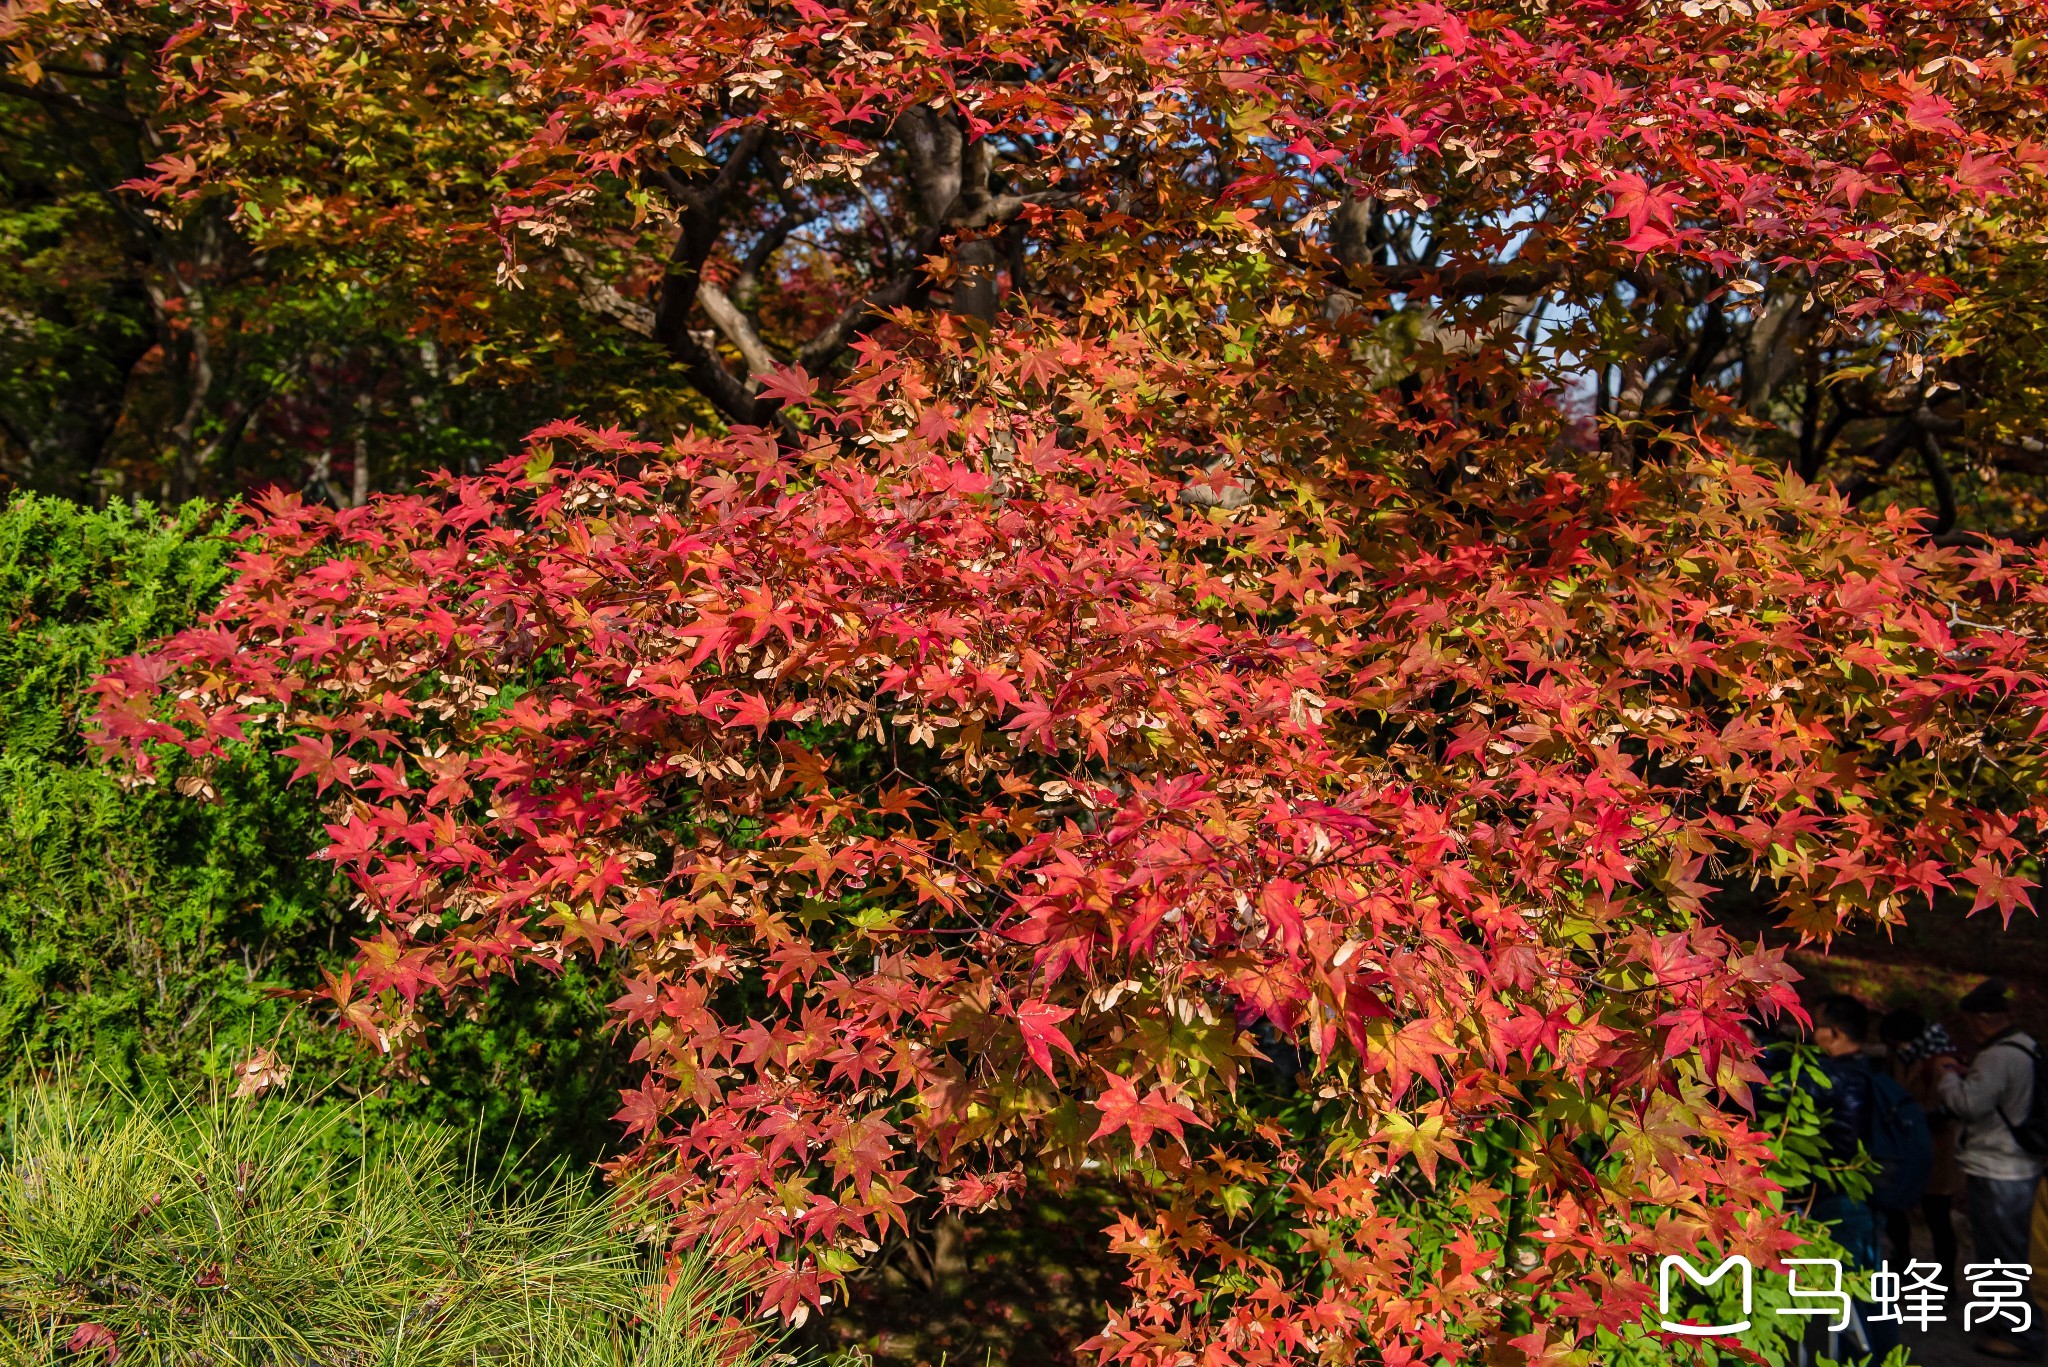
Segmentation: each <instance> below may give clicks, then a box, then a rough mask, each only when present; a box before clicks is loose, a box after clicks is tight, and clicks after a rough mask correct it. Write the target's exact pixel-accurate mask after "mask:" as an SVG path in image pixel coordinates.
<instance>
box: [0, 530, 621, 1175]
mask: <svg viewBox="0 0 2048 1367" xmlns="http://www.w3.org/2000/svg"><path fill="white" fill-rule="evenodd" d="M234 521H235V516H234V514H233V513H231V512H223V511H222V510H220V509H217V508H210V507H208V506H206V505H203V504H198V503H192V504H187V505H186V506H185V507H183V508H182V509H180V510H178V511H177V512H175V513H168V514H165V513H158V512H156V511H155V510H153V509H151V508H150V507H148V506H147V505H132V504H127V503H120V502H117V503H114V504H111V505H110V506H109V507H107V508H106V509H104V510H100V511H94V510H91V509H87V508H81V507H79V506H78V505H76V504H74V503H70V502H67V501H64V500H61V499H54V498H41V497H36V496H33V495H23V496H19V497H16V498H15V499H13V500H11V501H10V502H9V503H8V504H7V506H6V507H5V509H4V510H0V619H4V620H5V622H6V623H7V627H8V629H7V630H6V631H4V632H0V823H4V824H0V1036H4V1037H5V1038H6V1039H7V1040H8V1041H9V1043H10V1047H9V1049H8V1050H7V1053H6V1060H7V1071H8V1076H10V1077H13V1078H16V1079H18V1078H19V1077H20V1076H21V1075H22V1074H23V1073H24V1072H25V1071H28V1070H40V1069H46V1068H48V1067H50V1066H51V1065H53V1064H54V1063H56V1062H58V1061H60V1060H66V1059H69V1060H74V1061H77V1060H87V1061H90V1062H91V1064H92V1065H93V1066H94V1067H96V1068H98V1069H100V1070H101V1071H103V1072H104V1073H105V1074H107V1075H108V1076H110V1077H113V1078H117V1079H122V1080H124V1081H127V1082H130V1083H144V1082H148V1083H159V1082H166V1081H172V1082H180V1083H188V1084H189V1083H191V1082H192V1081H193V1080H194V1079H195V1078H198V1077H202V1076H212V1077H215V1078H219V1077H223V1076H225V1075H226V1073H227V1070H228V1068H229V1067H230V1065H232V1064H233V1063H235V1062H237V1061H239V1060H241V1059H243V1058H246V1057H247V1056H248V1055H249V1054H250V1053H251V1051H252V1050H254V1049H256V1048H258V1047H267V1048H270V1049H272V1050H273V1051H275V1052H277V1053H278V1054H280V1055H281V1056H283V1057H285V1058H287V1059H295V1060H298V1061H300V1062H301V1063H302V1064H303V1065H304V1066H305V1067H306V1068H307V1070H308V1072H309V1073H311V1074H312V1075H315V1076H321V1077H333V1076H335V1075H337V1074H338V1075H340V1076H341V1078H342V1081H343V1084H344V1085H345V1086H347V1087H349V1088H351V1089H354V1090H357V1091H360V1092H365V1093H374V1094H375V1095H374V1096H373V1097H372V1100H371V1105H372V1112H373V1113H384V1112H390V1113H392V1114H393V1115H394V1118H396V1117H401V1116H402V1117H412V1118H415V1119H421V1118H436V1119H439V1120H442V1121H445V1122H447V1123H448V1124H449V1125H451V1126H454V1127H455V1128H456V1129H458V1130H466V1129H469V1128H470V1127H473V1126H476V1125H482V1126H483V1133H484V1135H485V1138H486V1140H487V1141H488V1142H489V1143H490V1144H491V1146H492V1147H493V1149H494V1150H503V1151H508V1152H511V1153H513V1154H515V1155H522V1157H521V1158H520V1159H519V1161H517V1162H516V1163H515V1164H514V1167H513V1172H514V1175H515V1176H518V1177H524V1176H526V1175H528V1174H530V1173H533V1172H537V1171H539V1170H541V1169H543V1168H545V1167H547V1166H548V1165H550V1164H551V1163H553V1162H554V1161H556V1160H558V1159H568V1160H570V1161H572V1162H575V1163H579V1164H588V1163H589V1162H590V1161H592V1160H593V1159H595V1158H596V1157H597V1156H598V1154H599V1153H600V1152H601V1151H602V1149H603V1147H604V1145H605V1143H606V1142H607V1138H608V1135H609V1132H610V1126H609V1125H608V1123H607V1122H606V1120H605V1116H606V1115H607V1114H608V1113H609V1111H610V1110H611V1109H612V1101H611V1098H612V1094H613V1093H612V1080H613V1078H614V1076H615V1075H616V1072H617V1068H618V1063H617V1060H616V1058H615V1055H614V1051H613V1050H612V1049H611V1048H610V1046H609V1045H608V1043H607V1042H606V1040H605V1039H604V1036H603V1033H602V1029H601V1026H602V1022H603V1019H604V1008H605V1005H606V1003H607V1002H609V1001H610V1000H611V997H612V996H615V995H617V993H616V989H615V987H614V985H613V983H612V982H611V981H610V979H609V978H608V976H607V975H605V974H604V973H602V972H596V971H593V970H591V969H590V968H589V967H587V966H579V965H571V966H570V967H569V969H568V970H567V971H566V972H565V973H564V975H563V976H562V978H561V979H560V980H558V981H554V982H550V983H548V984H547V986H546V990H539V989H540V988H541V986H542V985H541V984H540V983H538V982H536V981H534V979H532V978H531V977H529V978H528V979H526V980H525V981H523V982H520V983H509V982H508V983H506V984H504V985H503V987H502V989H501V990H499V991H497V992H494V993H492V994H490V995H489V996H488V997H487V998H485V999H483V1000H480V1001H479V1002H477V1003H475V1004H474V1009H473V1012H472V1014H471V1015H469V1016H466V1017H464V1018H462V1019H459V1020H454V1021H451V1022H449V1023H448V1025H449V1028H448V1030H447V1031H445V1032H443V1033H441V1034H440V1035H438V1036H437V1040H436V1045H437V1047H436V1049H435V1050H434V1051H433V1053H432V1055H431V1056H426V1055H423V1056H422V1057H421V1058H420V1060H419V1061H418V1064H419V1066H418V1068H417V1069H416V1070H415V1071H414V1072H413V1073H412V1074H411V1075H408V1076H399V1077H391V1076H387V1075H385V1074H384V1073H383V1071H382V1070H381V1069H380V1067H379V1066H378V1061H377V1060H376V1059H374V1058H372V1057H366V1056H364V1055H363V1054H362V1053H361V1052H360V1051H359V1050H358V1049H357V1048H356V1047H355V1046H354V1045H353V1044H352V1043H351V1042H350V1041H349V1040H348V1039H347V1038H346V1037H344V1036H341V1035H338V1034H336V1033H335V1032H334V1031H333V1030H332V1029H331V1028H329V1026H328V1024H327V1021H326V1019H325V1018H324V1017H323V1016H321V1015H320V1014H319V1013H314V1012H309V1011H307V1010H306V1009H304V1008H302V1007H294V1006H293V1005H291V1004H290V1003H288V1002H284V1001H281V1000H279V999H278V998H277V997H275V996H274V995H272V994H273V992H274V991H276V990H284V989H292V988H304V987H308V986H310V985H312V984H314V983H316V982H318V981H319V969H320V966H321V965H322V964H323V963H339V962H341V961H343V960H345V959H346V957H347V956H348V954H349V953H350V952H351V949H352V946H351V945H350V942H349V938H348V937H349V935H350V933H351V932H352V931H353V932H354V933H361V922H360V919H359V918H354V917H351V915H350V914H349V911H348V908H347V901H348V899H347V897H346V896H345V895H343V894H342V891H341V889H340V887H339V885H338V884H337V882H336V880H335V879H334V878H333V876H332V873H331V871H330V868H329V866H328V865H326V864H324V863H321V862H320V861H318V860H317V859H315V858H314V856H315V855H316V854H317V852H318V851H319V849H320V848H321V846H322V845H323V844H324V840H325V837H324V835H323V833H322V832H321V830H320V821H319V804H318V801H317V799H316V798H315V797H314V796H313V795H312V794H310V793H308V792H305V791H303V790H299V789H290V788H288V787H287V785H286V783H285V779H286V777H287V775H288V774H289V773H290V765H289V763H288V762H287V761H283V760H279V759H276V758H274V757H272V756H269V755H266V754H264V753H263V752H262V751H261V750H259V749H254V748H250V747H238V748H237V750H236V752H235V754H234V756H233V757H232V758H231V759H230V760H229V761H228V762H227V763H226V764H223V765H221V766H219V767H217V768H214V769H213V770H211V772H209V774H208V775H207V776H206V779H205V785H206V786H205V787H204V788H203V789H202V788H201V787H200V786H199V785H198V783H197V782H196V781H195V780H194V779H193V777H192V775H191V772H190V771H189V770H188V769H187V768H186V767H184V766H181V765H177V764H173V765H171V766H169V767H167V769H166V770H165V772H164V773H163V775H161V777H160V779H159V781H157V782H155V783H148V784H140V785H137V784H125V783H123V782H122V781H121V780H120V778H119V777H118V776H117V775H115V774H114V773H112V772H110V771H109V770H107V769H106V768H105V767H104V766H103V765H101V764H100V763H99V762H98V761H97V759H96V758H95V757H93V756H92V755H90V754H89V753H88V751H87V748H86V746H85V743H84V741H83V738H82V726H83V723H84V721H85V712H86V710H87V709H89V707H90V704H91V698H90V695H89V694H88V693H87V692H86V691H85V690H86V686H87V685H88V684H89V683H90V682H91V681H92V679H93V678H94V677H96V676H97V674H98V673H99V671H100V670H101V669H102V668H104V666H105V664H106V662H107V661H108V660H110V659H112V658H114V657H116V656H118V655H120V654H122V653H124V652H127V651H130V650H133V649H135V648H136V647H137V646H138V645H139V644H141V643H142V642H144V641H147V640H149V639H151V638H152V637H154V636H157V635H159V634H161V633H162V632H165V631H170V630H176V629H178V628H179V627H181V626H184V625H186V624H188V623H190V622H191V621H193V620H195V618H196V617H197V616H198V615H199V614H200V612H201V611H203V610H204V609H205V608H206V607H207V606H208V605H209V604H211V602H212V601H213V600H214V598H215V597H216V596H217V594H218V592H219V589H220V585H221V583H222V581H223V580H224V578H225V577H226V574H227V569H228V561H229V558H230V556H231V555H232V553H233V550H234V547H233V545H232V543H231V542H230V540H229V539H228V532H229V530H230V528H231V527H232V526H233V524H234Z"/></svg>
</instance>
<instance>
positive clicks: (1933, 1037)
mask: <svg viewBox="0 0 2048 1367" xmlns="http://www.w3.org/2000/svg"><path fill="white" fill-rule="evenodd" d="M1877 1032H1878V1036H1879V1037H1880V1038H1881V1039H1883V1040H1884V1042H1885V1048H1886V1050H1887V1055H1886V1059H1885V1062H1886V1065H1887V1066H1888V1067H1889V1068H1890V1069H1891V1074H1892V1076H1893V1077H1894V1078H1895V1079H1897V1081H1898V1084H1899V1085H1900V1086H1901V1087H1904V1088H1905V1089H1906V1090H1907V1091H1908V1092H1910V1093H1911V1094H1912V1096H1913V1100H1915V1101H1917V1102H1919V1103H1920V1109H1921V1110H1923V1111H1925V1112H1927V1133H1928V1138H1929V1141H1930V1143H1931V1144H1932V1146H1933V1159H1934V1162H1933V1166H1932V1168H1931V1169H1930V1170H1929V1172H1928V1176H1927V1188H1926V1190H1925V1191H1924V1192H1923V1193H1922V1194H1921V1197H1920V1213H1921V1214H1922V1215H1923V1216H1925V1217H1926V1219H1927V1231H1928V1233H1929V1234H1930V1235H1931V1236H1932V1238H1933V1243H1934V1261H1935V1262H1937V1263H1940V1264H1941V1272H1942V1277H1941V1284H1942V1285H1943V1286H1949V1287H1953V1286H1955V1285H1956V1284H1957V1283H1956V1272H1957V1268H1956V1225H1955V1207H1956V1198H1957V1197H1959V1196H1961V1195H1962V1194H1963V1170H1962V1169H1961V1168H1960V1167H1958V1166H1957V1165H1956V1140H1957V1138H1958V1136H1959V1134H1960V1132H1961V1126H1960V1125H1959V1124H1958V1123H1957V1121H1956V1118H1955V1116H1954V1115H1952V1114H1950V1113H1949V1110H1948V1108H1947V1107H1946V1106H1945V1105H1944V1104H1943V1103H1942V1100H1941V1078H1942V1074H1943V1073H1944V1072H1945V1071H1946V1070H1947V1069H1948V1068H1949V1067H1950V1066H1951V1065H1953V1064H1954V1063H1955V1059H1956V1045H1955V1042H1954V1041H1953V1040H1952V1039H1950V1037H1949V1033H1948V1030H1947V1029H1946V1028H1945V1027H1944V1026H1942V1025H1941V1024H1940V1022H1938V1021H1937V1022H1929V1021H1928V1020H1927V1018H1926V1017H1924V1016H1922V1015H1921V1014H1920V1013H1919V1012H1918V1011H1914V1010H1910V1009H1906V1008H1901V1009H1900V1010H1897V1011H1893V1012H1891V1013H1890V1014H1888V1015H1886V1016H1885V1018H1884V1021H1883V1023H1882V1024H1880V1025H1879V1026H1878V1030H1877ZM1885 1221H1886V1224H1885V1233H1886V1235H1887V1237H1888V1238H1889V1239H1890V1241H1891V1254H1892V1257H1893V1258H1894V1259H1896V1260H1897V1262H1898V1264H1899V1266H1901V1267H1904V1266H1905V1265H1906V1264H1907V1263H1908V1262H1910V1261H1912V1258H1913V1227H1912V1220H1911V1218H1910V1217H1909V1215H1908V1214H1907V1212H1905V1211H1903V1210H1898V1211H1889V1212H1887V1213H1886V1216H1885Z"/></svg>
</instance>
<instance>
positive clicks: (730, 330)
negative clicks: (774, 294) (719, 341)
mask: <svg viewBox="0 0 2048 1367" xmlns="http://www.w3.org/2000/svg"><path fill="white" fill-rule="evenodd" d="M697 303H698V304H699V306H701V307H702V308H703V310H704V312H705V314H706V315H707V316H708V317H709V318H710V319H711V321H712V322H713V323H715V324H717V325H718V330H719V331H720V332H722V333H724V334H725V340H726V341H728V342H731V343H732V344H733V346H734V347H735V348H737V349H738V351H739V353H740V356H741V357H742V358H743V359H744V360H745V361H746V363H747V369H748V370H751V371H752V372H753V373H754V374H756V375H765V374H767V373H768V372H770V371H772V370H774V369H775V368H776V367H777V366H778V365H780V364H781V361H780V360H778V359H777V358H776V355H775V353H774V352H772V351H770V350H769V349H768V344H767V343H766V342H764V341H762V340H761V334H760V333H758V332H756V331H754V324H753V323H752V321H751V320H749V319H748V317H747V315H746V314H744V313H741V312H740V311H739V309H738V308H737V307H736V306H735V305H734V304H733V302H732V300H730V299H728V298H726V296H725V291H724V290H722V289H720V288H718V286H716V285H714V284H712V283H711V282H710V281H709V280H705V281H700V282H699V283H698V285H697Z"/></svg>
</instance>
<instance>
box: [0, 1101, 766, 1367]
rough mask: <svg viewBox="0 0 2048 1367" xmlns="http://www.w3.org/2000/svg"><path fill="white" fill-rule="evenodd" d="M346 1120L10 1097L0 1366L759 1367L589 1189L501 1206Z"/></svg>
mask: <svg viewBox="0 0 2048 1367" xmlns="http://www.w3.org/2000/svg"><path fill="white" fill-rule="evenodd" d="M361 1120H362V1116H361V1114H360V1111H359V1108H350V1107H340V1106H333V1105H306V1104H304V1103H303V1101H302V1100H300V1099H296V1098H291V1097H271V1098H262V1097H257V1098H249V1099H226V1100H221V1099H218V1098H216V1099H214V1100H211V1101H204V1102H195V1101H185V1102H180V1103H175V1104H144V1105H136V1104H131V1103H129V1102H127V1101H125V1100H123V1099H121V1098H119V1097H118V1096H115V1095H112V1094H110V1093H109V1092H108V1091H107V1090H106V1089H101V1088H95V1089H92V1090H91V1091H90V1092H87V1091H82V1090H80V1089H78V1088H73V1087H67V1086H64V1085H61V1084H57V1085H47V1084H46V1085H37V1086H31V1087H28V1088H25V1089H23V1090H22V1091H21V1092H19V1093H18V1094H17V1095H16V1097H15V1099H14V1105H13V1113H12V1115H11V1116H10V1117H9V1125H8V1130H7V1134H6V1140H5V1145H4V1150H0V1155H4V1164H5V1165H4V1168H0V1353H5V1354H6V1360H7V1361H9V1362H56V1361H66V1362H69V1361H80V1362H84V1361H114V1360H118V1361H119V1362H121V1363H123V1364H130V1365H131V1367H155V1365H156V1364H163V1367H170V1365H171V1364H180V1365H183V1364H198V1363H235V1364H244V1365H245V1367H268V1365H269V1364H284V1363H292V1364H297V1365H300V1367H327V1365H328V1364H333V1365H334V1367H341V1365H342V1364H350V1365H351V1367H353V1365H354V1364H363V1365H364V1367H367V1365H368V1364H373V1363H374V1364H379V1365H380V1367H400V1365H401V1364H403V1365H404V1367H440V1364H446V1365H447V1367H455V1364H458V1363H459V1364H463V1365H464V1367H476V1364H480V1363H500V1364H508V1365H509V1364H515V1363H516V1364H534V1365H535V1367H540V1365H541V1364H548V1365H549V1367H553V1365H554V1364H561V1367H570V1365H571V1364H574V1365H575V1367H584V1365H585V1364H588V1365H589V1367H599V1365H600V1364H601V1365H602V1367H625V1364H633V1367H694V1364H700V1363H701V1364H710V1363H714V1362H715V1363H721V1364H725V1363H730V1364H734V1367H746V1364H748V1363H750V1362H755V1361H761V1360H763V1358H764V1357H765V1354H766V1353H767V1351H768V1348H767V1347H766V1346H764V1345H761V1344H758V1343H756V1342H754V1341H753V1339H752V1338H751V1337H750V1336H749V1335H748V1334H747V1332H746V1331H744V1330H743V1329H742V1328H741V1327H740V1326H739V1324H738V1322H737V1321H734V1320H733V1319H731V1317H730V1316H729V1315H728V1314H727V1310H728V1308H729V1306H730V1303H731V1301H732V1296H733V1291H734V1288H731V1287H729V1286H727V1285H723V1284H721V1283H720V1282H719V1281H718V1280H716V1279H715V1278H714V1277H713V1276H712V1275H711V1273H710V1272H709V1271H708V1270H707V1268H706V1267H705V1266H704V1265H703V1264H702V1263H699V1262H696V1261H684V1262H682V1263H680V1264H679V1265H677V1266H675V1267H673V1268H668V1269H664V1268H663V1267H662V1266H661V1265H660V1264H658V1263H653V1262H650V1261H649V1260H648V1258H647V1257H646V1256H645V1255H644V1254H643V1253H642V1252H641V1251H639V1250H638V1249H636V1247H635V1246H634V1244H633V1243H632V1241H631V1240H630V1239H629V1238H628V1237H627V1236H625V1235H622V1234H619V1233H617V1232H615V1231H614V1229H613V1220H614V1217H615V1215H616V1213H617V1212H616V1211H615V1210H614V1209H612V1208H609V1207H607V1206H605V1205H603V1204H600V1203H596V1202H593V1201H592V1200H591V1199H590V1198H589V1196H588V1194H587V1192H585V1191H584V1190H583V1189H582V1187H581V1186H580V1184H569V1183H557V1184H555V1185H553V1186H551V1187H548V1188H546V1189H543V1190H538V1191H535V1192H532V1193H529V1194H528V1195H526V1196H525V1197H523V1198H521V1199H517V1200H511V1199H505V1198H504V1197H503V1195H502V1193H501V1192H500V1191H499V1190H497V1189H495V1187H494V1185H493V1183H491V1182H489V1181H486V1180H482V1179H480V1177H479V1176H478V1173H477V1171H476V1170H475V1169H474V1168H473V1167H472V1166H470V1165H468V1164H465V1163H463V1162H462V1161H460V1159H459V1155H457V1154H456V1153H455V1152H453V1151H451V1148H450V1146H449V1144H448V1143H447V1141H446V1131H445V1130H443V1129H441V1128H439V1127H434V1128H432V1129H428V1130H414V1131H407V1130H405V1128H404V1127H396V1128H393V1129H390V1130H387V1131H384V1132H382V1133H381V1134H371V1133H369V1132H366V1131H365V1130H364V1129H363V1128H362V1126H361V1124H360V1121H361ZM653 1228H655V1229H659V1228H661V1226H660V1224H659V1223H656V1224H655V1225H654V1226H653ZM665 1282H667V1283H671V1285H672V1289H671V1290H670V1291H669V1292H668V1294H667V1295H666V1296H665V1297H662V1296H658V1295H656V1294H655V1292H656V1291H657V1289H658V1288H659V1287H661V1286H662V1285H663V1284H664V1283H665ZM105 1350H113V1351H112V1352H108V1351H105ZM116 1354H117V1355H118V1357H117V1358H116Z"/></svg>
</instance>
